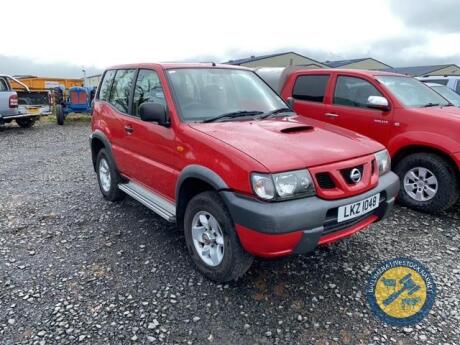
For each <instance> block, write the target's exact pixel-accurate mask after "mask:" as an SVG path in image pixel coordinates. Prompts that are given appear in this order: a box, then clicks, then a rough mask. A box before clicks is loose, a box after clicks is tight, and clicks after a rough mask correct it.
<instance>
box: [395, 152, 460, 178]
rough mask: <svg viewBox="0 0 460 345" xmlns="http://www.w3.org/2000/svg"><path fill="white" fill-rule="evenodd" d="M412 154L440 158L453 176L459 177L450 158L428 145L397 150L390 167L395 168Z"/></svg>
mask: <svg viewBox="0 0 460 345" xmlns="http://www.w3.org/2000/svg"><path fill="white" fill-rule="evenodd" d="M414 153H431V154H435V155H437V156H439V157H441V158H442V159H444V160H445V161H446V162H447V163H448V164H449V167H450V168H451V169H452V171H453V173H454V174H455V176H457V177H459V175H460V174H459V170H458V167H457V164H456V163H455V161H454V159H453V158H452V156H451V155H450V154H448V153H447V152H445V151H443V150H442V149H439V148H435V147H433V146H429V145H408V146H404V147H401V148H399V150H398V151H396V152H395V153H394V154H393V157H392V165H393V166H396V165H397V164H398V163H399V162H400V161H401V160H403V159H404V158H405V157H407V156H409V155H411V154H414Z"/></svg>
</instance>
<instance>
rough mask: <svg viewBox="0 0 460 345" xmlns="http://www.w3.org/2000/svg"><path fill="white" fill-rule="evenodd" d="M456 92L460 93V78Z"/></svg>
mask: <svg viewBox="0 0 460 345" xmlns="http://www.w3.org/2000/svg"><path fill="white" fill-rule="evenodd" d="M455 92H457V93H458V94H459V95H460V80H457V86H456V87H455Z"/></svg>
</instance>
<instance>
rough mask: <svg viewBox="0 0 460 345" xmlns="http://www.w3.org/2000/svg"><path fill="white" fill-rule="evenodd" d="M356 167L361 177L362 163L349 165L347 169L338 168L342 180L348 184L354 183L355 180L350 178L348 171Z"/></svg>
mask: <svg viewBox="0 0 460 345" xmlns="http://www.w3.org/2000/svg"><path fill="white" fill-rule="evenodd" d="M355 168H357V169H358V170H359V172H360V173H361V178H362V176H363V172H364V165H358V166H356V167H351V168H347V169H342V170H340V173H341V174H342V176H343V178H344V180H345V181H346V182H347V183H348V184H356V182H354V181H353V180H352V179H351V178H350V172H351V171H352V170H353V169H355Z"/></svg>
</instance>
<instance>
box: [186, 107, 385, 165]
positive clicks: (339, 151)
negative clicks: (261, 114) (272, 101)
mask: <svg viewBox="0 0 460 345" xmlns="http://www.w3.org/2000/svg"><path fill="white" fill-rule="evenodd" d="M190 126H191V127H192V128H194V129H196V130H198V131H201V132H203V133H206V134H208V135H209V136H211V137H214V138H216V139H218V140H221V141H223V142H225V143H227V144H229V145H231V146H233V147H235V148H236V149H238V150H240V151H242V152H244V153H246V154H247V155H249V156H250V157H252V158H254V159H256V160H257V161H259V162H260V163H261V164H263V165H264V166H265V167H266V168H267V169H268V170H269V171H271V172H279V171H286V170H292V169H301V168H305V167H313V166H317V165H322V164H327V163H333V162H338V161H343V160H346V159H350V158H355V157H360V156H364V155H367V154H370V153H374V152H377V151H379V150H383V149H384V147H383V146H382V145H380V144H379V143H377V142H375V141H373V140H371V139H369V138H367V137H364V136H362V135H360V134H357V133H354V132H351V131H348V130H345V129H342V128H339V127H336V126H332V125H328V124H326V123H323V122H319V121H315V120H311V119H305V118H303V117H300V116H292V117H281V118H280V117H279V118H272V119H269V120H260V121H259V120H255V121H228V122H216V123H194V124H191V125H190Z"/></svg>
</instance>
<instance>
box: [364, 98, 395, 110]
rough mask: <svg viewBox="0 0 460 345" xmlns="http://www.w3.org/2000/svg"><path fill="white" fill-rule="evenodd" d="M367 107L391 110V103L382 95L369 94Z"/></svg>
mask: <svg viewBox="0 0 460 345" xmlns="http://www.w3.org/2000/svg"><path fill="white" fill-rule="evenodd" d="M367 107H368V108H371V109H378V110H383V111H388V110H390V104H389V103H388V100H387V99H386V98H385V97H382V96H369V98H368V99H367Z"/></svg>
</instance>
